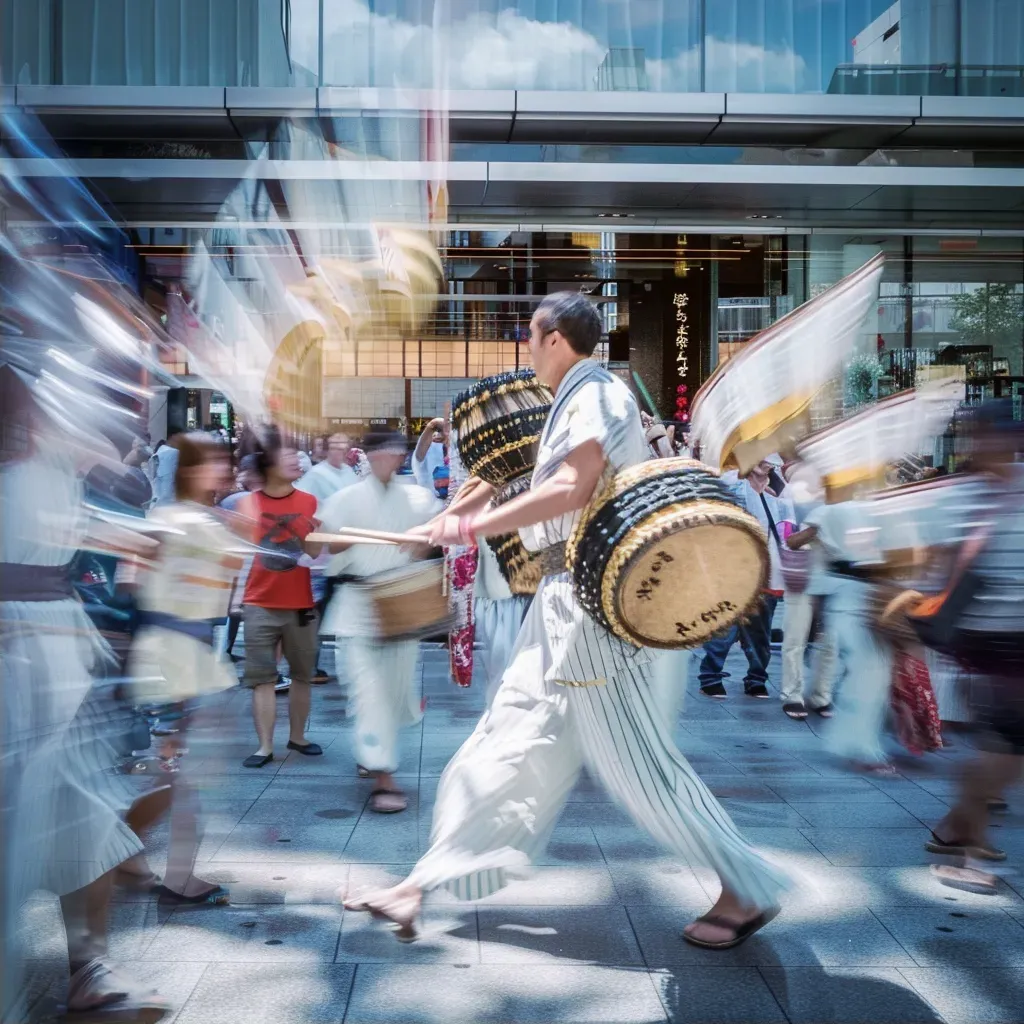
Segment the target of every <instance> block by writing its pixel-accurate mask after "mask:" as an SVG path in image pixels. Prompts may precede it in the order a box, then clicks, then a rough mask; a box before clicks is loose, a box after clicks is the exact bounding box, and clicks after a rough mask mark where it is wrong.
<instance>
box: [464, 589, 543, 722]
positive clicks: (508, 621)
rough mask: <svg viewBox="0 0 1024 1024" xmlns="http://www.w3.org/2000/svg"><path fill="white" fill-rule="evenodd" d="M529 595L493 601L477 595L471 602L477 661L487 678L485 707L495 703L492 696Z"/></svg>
mask: <svg viewBox="0 0 1024 1024" xmlns="http://www.w3.org/2000/svg"><path fill="white" fill-rule="evenodd" d="M529 607H530V598H529V597H510V598H504V599H503V600H499V601H494V600H491V599H490V598H487V597H478V598H476V600H475V601H474V602H473V619H474V621H475V623H476V638H477V640H478V641H479V644H480V650H479V655H480V661H481V663H482V665H483V670H484V677H485V678H486V680H487V693H486V700H487V707H490V706H491V704H493V703H494V695H495V694H496V693H497V692H498V687H499V686H500V685H501V677H502V676H503V675H504V673H505V669H506V668H508V663H509V659H510V658H511V657H512V651H513V650H514V649H515V646H516V638H517V637H518V636H519V630H520V628H521V627H522V625H523V618H524V617H525V615H526V610H527V609H528V608H529Z"/></svg>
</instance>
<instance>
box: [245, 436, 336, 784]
mask: <svg viewBox="0 0 1024 1024" xmlns="http://www.w3.org/2000/svg"><path fill="white" fill-rule="evenodd" d="M255 454H256V472H257V473H258V474H259V476H260V478H261V479H262V481H263V484H262V487H260V488H259V490H255V491H252V492H251V493H250V494H248V495H247V496H246V497H245V498H243V499H242V501H241V502H240V503H239V505H238V511H239V512H240V513H241V514H242V515H244V516H246V517H248V518H249V519H250V520H251V521H252V525H251V527H250V537H251V539H252V541H253V542H254V543H255V544H257V545H258V546H259V548H260V551H259V553H258V554H256V555H255V556H254V557H253V561H252V568H251V569H250V570H249V579H248V581H247V582H246V586H245V596H244V598H243V602H242V617H243V621H244V623H245V674H244V677H243V683H244V684H245V685H246V686H248V687H249V688H250V689H251V690H252V715H253V720H254V721H255V723H256V736H257V738H258V739H259V744H260V745H259V749H258V750H257V751H256V753H255V754H250V755H249V757H247V758H246V759H245V760H244V761H243V762H242V764H243V765H244V766H245V767H246V768H262V767H263V766H264V765H266V764H268V763H269V762H270V761H273V760H274V725H275V723H276V720H277V698H276V693H275V690H274V684H275V683H276V682H277V678H278V675H277V652H278V648H279V647H282V648H283V649H284V656H285V658H286V659H287V660H288V667H289V674H290V676H291V681H292V682H291V689H290V691H289V699H288V722H289V730H288V749H289V750H296V751H298V752H299V753H300V754H307V755H316V754H322V753H323V750H322V749H321V747H320V746H319V745H318V744H316V743H310V742H309V741H308V740H307V739H306V732H305V730H306V722H307V720H308V719H309V707H310V690H309V686H310V679H311V677H312V675H313V672H314V670H315V666H316V648H317V634H318V631H319V621H318V618H317V614H316V608H315V602H314V600H313V588H312V585H311V583H310V574H309V561H310V557H309V556H310V554H312V555H314V556H315V555H316V553H317V552H318V551H319V545H317V550H316V551H312V552H309V551H307V545H306V537H307V536H308V535H309V534H310V533H312V532H313V531H314V530H315V529H316V528H317V526H318V525H319V524H318V522H317V520H316V516H315V514H316V498H315V497H314V496H313V495H312V494H307V493H306V492H305V491H299V490H296V488H295V487H294V486H292V485H293V484H294V482H295V481H296V480H298V478H299V477H300V476H301V475H302V470H301V469H300V467H299V459H298V453H297V452H296V450H295V449H294V448H287V447H285V446H284V445H283V444H282V443H281V436H280V434H279V432H278V431H277V429H276V428H274V427H268V428H266V429H265V430H264V431H263V432H262V436H261V437H260V447H259V448H258V449H257V451H256V453H255Z"/></svg>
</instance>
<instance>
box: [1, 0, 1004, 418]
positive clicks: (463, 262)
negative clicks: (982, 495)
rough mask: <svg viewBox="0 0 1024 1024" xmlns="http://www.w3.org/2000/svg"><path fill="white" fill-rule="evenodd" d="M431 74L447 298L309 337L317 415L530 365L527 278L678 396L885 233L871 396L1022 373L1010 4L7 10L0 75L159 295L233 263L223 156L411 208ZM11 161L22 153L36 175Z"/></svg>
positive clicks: (276, 182) (330, 3) (312, 210)
mask: <svg viewBox="0 0 1024 1024" xmlns="http://www.w3.org/2000/svg"><path fill="white" fill-rule="evenodd" d="M439 83H441V84H443V85H444V86H446V87H447V90H448V92H447V94H446V95H447V98H448V99H450V100H451V103H450V108H449V110H450V120H449V124H450V136H449V137H448V138H446V140H445V141H446V142H449V141H450V145H449V146H448V148H447V151H446V156H447V159H448V164H447V167H446V168H445V173H446V175H447V180H446V189H447V196H446V199H447V204H446V205H447V208H446V211H445V214H446V216H445V217H444V223H443V224H440V225H439V226H438V229H439V231H442V232H443V233H442V235H441V237H442V242H441V246H440V249H441V257H442V260H443V264H444V284H443V286H442V287H441V294H440V295H439V296H438V297H437V303H436V308H435V310H434V312H433V313H432V315H431V316H430V317H429V318H428V320H427V321H426V322H424V323H422V324H420V325H418V330H417V331H416V332H415V334H414V335H412V336H409V335H406V336H398V335H397V334H395V335H392V336H383V335H375V336H372V337H361V338H359V339H357V341H356V343H354V344H352V345H349V346H347V347H343V348H338V347H335V348H331V349H328V350H327V351H326V352H325V355H324V362H323V368H322V369H323V413H324V417H325V418H326V419H327V420H329V421H333V422H341V421H345V422H349V421H368V420H369V419H372V418H381V417H383V418H387V419H389V420H394V419H401V418H403V417H404V418H405V419H406V421H407V422H413V421H415V420H417V419H419V418H422V417H427V416H432V415H435V414H436V413H437V412H438V411H439V410H440V409H441V408H442V407H443V405H444V402H445V401H446V400H447V399H448V398H450V397H451V394H452V393H453V392H454V391H455V390H458V389H459V388H460V387H462V386H463V385H464V383H465V381H466V380H469V379H475V378H478V377H480V376H484V375H487V374H491V373H494V372H497V371H499V370H504V369H511V368H515V367H518V366H522V365H524V364H525V362H526V360H527V353H526V345H525V341H526V337H527V333H528V323H529V317H530V313H531V311H532V308H533V305H534V304H535V302H536V301H537V299H538V297H540V296H542V295H544V294H546V293H549V292H551V291H555V290H561V289H567V288H568V289H573V290H575V289H583V290H584V291H586V292H587V293H588V294H590V295H591V297H592V298H593V299H594V301H595V302H596V303H597V305H598V308H599V309H600V311H601V315H602V319H603V323H604V327H605V332H606V340H605V343H604V344H603V346H602V349H601V352H600V355H601V356H602V357H603V358H606V359H607V360H608V362H609V364H610V365H612V366H614V367H616V368H617V369H618V370H619V371H621V372H623V373H625V374H626V375H627V376H628V377H629V378H630V379H633V374H636V375H638V376H639V377H640V378H641V380H642V381H643V383H644V386H645V388H646V389H647V392H648V393H649V394H650V395H651V396H652V398H653V399H654V401H655V403H656V404H657V406H658V411H659V412H661V413H662V414H663V415H665V416H670V415H673V414H674V412H679V411H680V407H679V406H678V404H677V402H678V396H679V394H680V392H679V391H678V388H679V387H680V386H681V385H685V387H686V388H688V389H689V390H688V391H687V392H686V394H692V393H693V391H694V390H695V389H696V387H698V386H699V384H700V383H701V381H702V380H703V379H705V378H706V376H707V375H708V374H709V373H710V372H711V370H712V369H713V368H714V366H715V365H717V364H718V363H719V362H720V361H722V360H726V359H729V358H732V357H733V356H734V355H735V354H736V353H737V352H738V351H740V350H741V348H742V346H743V345H744V344H745V343H746V341H747V340H749V338H750V337H752V336H753V335H754V334H755V333H756V332H757V331H759V330H761V329H763V328H764V327H766V326H768V325H769V324H771V323H772V322H773V321H774V320H775V319H777V318H778V317H779V316H782V315H783V314H785V313H786V312H788V311H789V310H791V309H793V308H794V307H795V306H797V305H799V304H800V303H801V302H803V301H805V300H806V299H808V298H810V297H812V296H813V295H815V294H817V293H819V292H820V291H821V290H822V289H824V288H826V287H828V286H829V285H830V284H832V283H834V282H835V281H837V280H838V279H839V278H840V277H842V276H843V275H844V274H845V273H848V272H850V271H852V270H853V269H855V268H856V267H858V266H860V265H861V264H862V263H863V262H865V261H866V260H867V259H868V258H870V257H871V256H872V255H874V253H876V252H878V251H879V250H882V251H884V252H885V253H886V257H887V262H886V269H885V277H884V280H883V283H882V289H881V294H880V297H879V303H878V306H877V309H876V310H875V311H874V312H873V313H872V314H871V315H870V316H869V318H868V322H867V323H866V324H865V325H864V329H863V331H862V337H861V339H860V348H861V351H862V352H864V353H874V354H876V355H877V356H878V357H879V360H880V363H881V367H882V370H883V376H882V379H881V380H880V382H879V389H880V390H882V391H884V390H886V389H897V388H901V387H905V386H907V385H909V384H912V383H913V382H914V381H915V380H919V379H921V378H922V377H923V376H927V375H928V374H929V373H931V372H934V371H931V370H930V369H929V368H930V367H932V366H935V365H939V366H941V365H943V364H946V365H949V364H954V365H957V366H960V367H962V368H963V369H962V372H963V373H964V375H965V376H966V378H967V380H968V384H969V388H970V393H971V395H972V396H974V397H980V396H982V395H985V394H1007V395H1010V394H1012V395H1014V396H1019V394H1020V393H1021V391H1022V389H1024V313H1022V302H1024V144H1022V143H1021V141H1020V140H1021V139H1022V138H1024V0H518V2H513V0H7V2H6V3H5V4H3V5H2V7H0V93H2V95H3V96H4V97H5V102H8V101H13V102H14V103H15V104H16V105H19V106H21V105H24V106H25V107H26V108H28V109H30V110H32V111H35V112H37V113H38V116H39V118H40V120H41V123H42V125H43V128H44V130H45V132H47V133H49V135H50V136H52V138H53V139H54V140H55V143H56V146H57V147H58V148H59V150H60V151H61V152H62V153H63V154H64V156H65V157H66V159H67V161H68V167H69V168H70V169H71V170H70V173H73V174H76V175H78V176H79V177H81V178H82V179H83V180H86V181H88V182H90V184H91V187H92V188H93V189H94V193H95V195H96V196H98V197H100V199H101V201H102V202H103V204H104V206H105V208H106V209H108V210H109V211H110V212H111V216H112V217H113V218H114V219H115V220H116V221H117V222H118V223H123V224H124V225H126V228H127V230H128V231H129V232H130V233H131V237H132V246H131V253H130V255H131V258H132V260H133V261H135V264H136V265H137V271H138V272H137V278H138V283H139V290H140V292H141V293H142V294H143V295H144V296H145V297H146V299H147V301H149V302H150V304H151V305H152V306H154V307H155V308H156V309H157V310H158V311H161V310H164V309H165V308H166V298H167V296H168V295H169V294H176V292H175V290H176V289H180V290H181V292H182V293H183V294H184V295H185V298H186V299H188V298H190V296H189V294H188V281H187V276H188V274H187V266H188V262H189V258H190V256H191V255H192V254H194V253H195V252H196V250H197V247H198V245H199V243H200V242H202V243H203V245H204V246H205V247H207V248H208V249H209V251H210V252H211V255H212V257H213V258H214V259H216V260H219V261H221V264H224V263H226V262H230V261H231V260H232V259H234V256H233V254H232V243H231V242H230V239H229V238H228V235H223V237H222V238H221V240H220V241H218V238H217V233H216V231H215V230H214V229H213V226H214V224H215V223H220V224H221V226H222V231H223V221H224V219H225V218H224V214H225V212H226V211H227V212H230V213H231V217H228V218H226V219H227V220H236V221H237V220H245V219H246V216H245V214H246V209H247V208H246V209H238V210H233V209H232V210H229V209H228V206H227V205H226V203H227V200H228V197H229V196H230V195H231V194H232V192H233V191H234V190H235V189H236V188H237V186H238V183H239V182H240V181H242V180H245V181H250V180H251V181H255V180H257V179H259V180H261V181H262V182H263V186H265V187H264V190H263V193H261V194H265V195H266V197H267V202H268V203H269V205H270V207H273V209H275V210H276V211H278V213H279V214H280V216H281V218H282V227H283V228H285V227H287V228H291V227H293V226H294V225H295V224H297V223H303V222H304V223H306V224H307V225H308V224H309V223H311V222H316V223H315V224H314V227H315V228H316V229H320V228H321V227H323V229H324V230H330V224H328V223H323V221H324V220H325V219H326V220H327V221H330V217H326V218H325V217H324V216H323V211H324V209H325V202H324V200H325V198H330V195H333V194H334V193H333V192H330V190H331V189H334V188H335V185H337V189H336V190H335V191H337V193H338V194H339V195H343V196H344V197H345V200H346V203H348V202H349V200H351V203H350V204H349V205H346V203H342V204H340V206H338V207H337V208H338V209H340V210H343V214H344V215H343V216H341V215H339V217H338V218H336V220H335V226H336V227H338V228H339V229H342V228H346V227H347V221H348V220H352V219H354V220H357V221H358V220H360V219H367V218H369V219H372V217H373V216H375V215H376V214H378V213H379V212H380V207H379V203H380V202H381V201H382V200H381V197H382V196H386V197H387V202H388V203H390V204H392V205H391V206H390V207H389V208H390V209H395V208H396V207H395V205H394V204H405V207H404V208H403V209H404V211H405V213H406V214H408V210H409V209H413V208H415V207H417V206H418V205H419V206H422V205H424V204H423V203H422V196H421V194H420V192H421V191H423V189H422V188H421V186H425V185H426V184H428V182H427V179H428V178H430V174H429V173H427V172H426V171H424V166H425V164H421V163H420V162H421V161H426V160H427V159H428V156H427V154H428V152H429V151H430V150H429V147H428V146H427V145H426V144H425V143H427V142H429V141H430V140H429V139H428V138H427V134H428V133H427V132H426V130H425V125H426V118H425V117H423V116H421V114H422V110H423V101H422V96H423V95H424V93H417V92H414V91H412V90H425V91H426V94H428V95H429V94H430V93H431V91H433V95H437V90H438V85H439ZM417 97H419V99H417ZM410 115H411V116H410ZM339 153H340V154H342V156H341V157H340V158H339ZM360 157H362V158H370V157H372V158H373V159H374V160H375V161H376V163H375V168H376V169H377V170H380V180H379V181H374V183H373V186H372V187H369V186H368V187H366V188H364V187H363V186H362V185H361V184H360V183H359V181H358V180H357V179H358V175H354V176H349V177H346V175H347V174H348V172H349V170H350V169H351V168H352V167H353V166H354V164H355V161H356V160H357V159H358V158H360ZM332 159H333V160H336V161H337V162H336V163H335V164H334V165H333V167H332V169H331V172H330V173H328V174H324V173H322V171H323V163H324V161H327V160H332ZM429 159H433V157H430V158H429ZM31 163H32V161H26V165H25V166H24V167H23V168H22V172H23V173H27V174H31V173H48V172H47V171H46V170H45V169H44V170H42V171H40V169H39V167H38V163H39V162H38V161H36V163H35V164H33V165H32V166H31V167H30V166H28V165H29V164H31ZM271 165H273V166H271ZM257 166H258V167H259V168H261V170H260V171H254V170H253V168H254V167H257ZM390 171H394V172H395V173H394V174H391V175H390V176H389V173H390ZM332 175H333V176H335V177H336V179H337V180H336V181H334V182H332V181H330V179H331V177H332ZM338 182H340V184H338ZM429 184H431V185H433V184H436V182H429ZM261 187H262V186H261ZM329 193H330V195H329ZM435 196H436V193H435ZM364 200H367V205H366V208H365V209H364V207H363V206H362V205H360V204H362V203H363V201H364ZM370 200H372V202H370ZM375 203H376V204H378V205H377V206H376V207H375V206H374V204H375ZM327 205H329V204H327ZM268 208H269V207H268ZM263 212H264V213H265V212H266V211H265V210H264V211H263ZM0 214H3V215H4V216H6V217H7V221H8V225H9V227H10V229H11V230H14V231H18V230H31V229H32V227H31V225H28V226H23V225H22V224H20V222H19V219H18V214H17V212H16V211H12V212H10V213H5V211H3V209H2V208H0ZM364 214H366V215H367V217H364V216H363V215H364ZM260 215H262V214H260ZM254 216H255V215H254ZM409 217H410V218H411V215H409ZM250 227H251V225H250ZM300 234H301V231H300ZM221 242H223V244H221ZM55 244H56V243H55ZM298 249H299V250H300V251H299V252H298V256H299V257H300V258H305V255H308V254H304V253H303V252H302V251H301V250H302V245H301V244H300V245H299V246H298ZM230 276H231V274H230V273H229V274H228V277H229V278H230ZM237 276H238V278H239V281H241V280H242V279H244V277H245V275H244V274H242V273H239V274H238V275H237ZM234 283H237V282H234ZM681 295H685V296H686V301H687V302H688V303H689V305H688V307H687V308H688V309H690V310H692V312H693V319H692V320H691V323H692V325H693V330H692V332H691V338H690V341H689V344H690V352H689V354H688V357H687V363H686V365H687V367H688V370H687V376H686V378H685V380H682V379H680V378H679V375H678V370H677V365H676V359H677V355H678V353H677V352H676V351H674V349H673V345H674V342H673V339H674V337H675V334H676V331H675V327H674V326H673V321H672V315H673V314H672V311H673V309H674V308H675V306H674V303H675V301H676V299H677V298H678V297H679V296H681ZM255 312H256V313H257V314H259V315H264V314H266V313H267V312H268V311H267V310H256V311H255ZM821 343H822V344H827V343H828V339H822V342H821ZM167 359H168V360H169V362H168V366H169V368H172V369H173V370H174V372H176V373H179V374H182V375H183V376H184V377H185V378H188V384H189V386H191V387H194V388H196V389H200V390H201V389H202V382H201V381H199V380H198V379H196V378H195V377H193V376H192V375H191V374H189V373H188V370H189V367H188V366H187V365H186V364H185V363H184V362H182V361H181V358H180V356H177V355H174V354H167ZM205 400H206V399H203V398H202V397H201V396H200V397H197V399H196V403H198V404H196V408H197V409H198V410H199V412H198V413H197V414H196V415H197V416H202V415H205V407H203V406H202V404H201V403H202V401H205ZM190 408H191V406H190ZM683 411H685V409H684V410H683Z"/></svg>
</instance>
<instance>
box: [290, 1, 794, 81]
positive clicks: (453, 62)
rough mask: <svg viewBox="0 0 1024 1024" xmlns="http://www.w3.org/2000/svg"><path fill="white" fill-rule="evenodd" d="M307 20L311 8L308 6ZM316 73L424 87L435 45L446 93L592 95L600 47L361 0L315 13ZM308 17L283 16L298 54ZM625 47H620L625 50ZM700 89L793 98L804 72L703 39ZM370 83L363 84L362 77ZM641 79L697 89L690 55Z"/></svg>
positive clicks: (311, 24)
mask: <svg viewBox="0 0 1024 1024" xmlns="http://www.w3.org/2000/svg"><path fill="white" fill-rule="evenodd" d="M309 11H310V12H312V11H313V7H312V6H310V7H309ZM324 19H325V23H324V72H325V78H326V79H327V82H328V83H329V84H332V85H366V84H368V83H369V82H370V81H371V80H372V82H373V84H374V85H378V86H382V87H389V86H405V87H416V88H424V87H429V86H431V85H432V84H434V71H433V55H434V52H435V44H437V43H438V42H439V43H440V45H439V46H438V47H437V49H439V50H440V52H441V53H443V54H444V58H445V63H446V65H447V76H448V84H449V86H450V87H451V88H454V89H560V90H564V89H584V90H587V89H593V88H594V81H595V77H596V74H597V69H598V66H599V65H600V63H601V61H602V60H603V59H604V56H605V54H606V53H607V52H608V46H607V45H606V44H605V43H603V42H601V41H599V40H598V38H597V37H596V36H594V35H593V34H592V33H590V32H587V31H585V30H584V29H582V28H580V27H579V26H578V25H574V24H572V23H571V22H568V21H539V20H536V19H533V18H529V17H526V16H525V15H523V14H521V13H520V12H519V11H518V10H515V9H513V8H505V9H503V10H500V11H498V12H497V13H495V12H493V11H492V12H474V13H472V14H470V15H468V16H466V17H463V18H460V19H459V20H458V21H457V22H455V23H454V24H451V25H447V26H444V27H443V28H441V29H440V32H441V34H442V35H441V39H440V40H439V41H438V40H435V39H434V38H433V30H432V28H431V26H430V25H429V24H414V23H413V22H411V21H407V20H404V19H402V18H399V17H397V16H395V15H381V14H376V13H371V12H370V10H369V8H368V6H367V3H366V0H330V2H329V3H325V4H324ZM316 32H317V25H316V20H315V17H313V16H312V15H311V14H310V15H307V14H306V12H305V9H304V8H298V7H293V24H292V38H293V41H294V45H295V47H296V49H298V50H300V52H302V53H306V52H307V51H309V52H310V53H315V50H316ZM627 44H628V40H623V45H627ZM704 51H705V61H706V67H705V74H704V83H705V84H704V87H705V88H706V89H707V90H709V91H712V92H729V91H731V92H795V91H800V90H802V89H803V88H805V87H806V85H807V82H806V77H807V65H806V62H805V61H804V59H803V58H802V57H800V56H799V55H798V54H796V53H795V52H794V51H793V50H791V49H771V48H767V47H764V46H761V45H759V44H756V43H747V42H733V41H729V40H725V39H720V38H718V37H716V36H708V38H707V41H706V45H705V48H704ZM371 65H372V68H373V75H372V77H371V75H370V68H371ZM646 65H647V78H648V82H649V86H650V88H651V89H652V90H655V91H659V92H670V91H671V92H676V91H678V92H688V91H695V90H697V89H698V88H699V86H700V48H699V46H697V45H694V46H692V47H690V48H689V49H686V50H682V51H680V52H679V53H677V54H676V55H674V56H672V57H666V58H660V57H656V56H653V55H652V54H647V61H646Z"/></svg>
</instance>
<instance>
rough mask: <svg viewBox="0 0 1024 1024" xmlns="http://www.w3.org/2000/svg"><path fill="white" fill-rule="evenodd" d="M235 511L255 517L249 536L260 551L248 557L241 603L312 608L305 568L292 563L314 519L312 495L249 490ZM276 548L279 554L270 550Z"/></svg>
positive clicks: (263, 606) (302, 548)
mask: <svg viewBox="0 0 1024 1024" xmlns="http://www.w3.org/2000/svg"><path fill="white" fill-rule="evenodd" d="M238 510H239V512H241V513H242V514H243V515H247V516H249V517H250V518H251V519H254V520H255V525H254V527H253V530H252V540H253V542H254V543H256V544H258V545H259V546H260V547H261V548H263V551H262V552H261V553H260V554H258V555H256V556H255V557H254V558H253V560H252V568H250V570H249V579H248V580H247V581H246V584H245V596H244V598H243V599H242V602H243V604H253V605H256V606H258V607H260V608H294V609H304V608H312V607H313V604H314V601H313V588H312V586H311V584H310V581H309V569H306V568H304V567H302V566H298V565H296V564H295V560H296V559H297V558H298V557H300V556H301V555H302V553H303V551H304V546H303V541H304V540H305V538H306V536H307V535H308V534H310V533H312V532H313V531H314V530H315V529H316V527H317V525H318V523H317V520H316V518H315V513H316V498H315V497H314V496H313V495H312V494H307V493H306V492H305V491H298V490H295V491H292V492H291V494H288V495H285V496H284V497H283V498H272V497H270V495H269V494H265V493H264V492H263V491H253V492H252V493H251V494H248V495H247V496H246V497H245V498H244V499H243V500H242V501H241V502H240V503H239V509H238ZM275 551H280V552H281V554H280V555H275V554H274V553H273V552H275Z"/></svg>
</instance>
